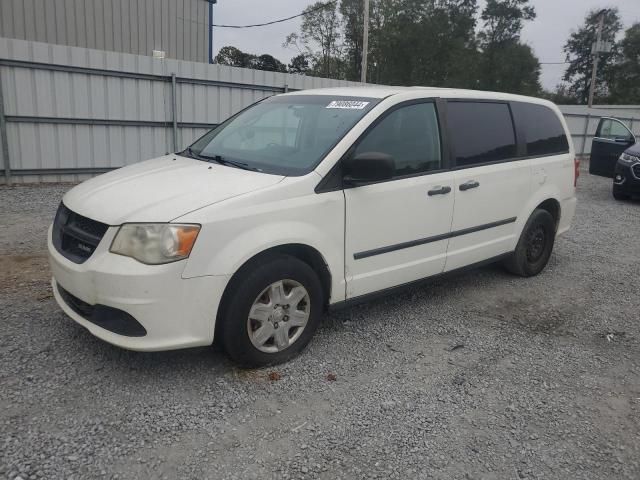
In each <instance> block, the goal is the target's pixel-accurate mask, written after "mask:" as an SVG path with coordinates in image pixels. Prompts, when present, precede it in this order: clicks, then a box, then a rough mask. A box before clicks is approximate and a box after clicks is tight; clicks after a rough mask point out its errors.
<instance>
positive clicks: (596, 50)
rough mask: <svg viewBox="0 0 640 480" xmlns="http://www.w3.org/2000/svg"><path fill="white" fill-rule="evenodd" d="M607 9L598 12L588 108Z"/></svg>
mask: <svg viewBox="0 0 640 480" xmlns="http://www.w3.org/2000/svg"><path fill="white" fill-rule="evenodd" d="M605 13H607V10H601V11H600V13H599V14H598V15H599V17H600V19H599V20H598V31H597V35H596V44H595V45H594V47H593V52H592V55H593V69H592V70H591V84H590V85H589V108H591V107H592V106H593V95H594V94H595V91H596V75H597V74H598V60H599V59H600V48H601V45H602V27H603V26H604V14H605Z"/></svg>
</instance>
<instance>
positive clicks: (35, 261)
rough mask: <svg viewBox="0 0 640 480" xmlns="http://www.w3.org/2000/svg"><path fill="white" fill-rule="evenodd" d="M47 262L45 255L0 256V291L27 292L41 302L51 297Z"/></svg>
mask: <svg viewBox="0 0 640 480" xmlns="http://www.w3.org/2000/svg"><path fill="white" fill-rule="evenodd" d="M50 277H51V274H50V273H49V261H48V259H47V257H46V255H0V290H2V291H3V292H5V293H17V292H25V291H26V292H28V295H29V296H30V297H35V298H36V299H37V300H43V299H46V298H50V297H51V292H50V288H49V278H50Z"/></svg>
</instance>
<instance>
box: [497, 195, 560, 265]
mask: <svg viewBox="0 0 640 480" xmlns="http://www.w3.org/2000/svg"><path fill="white" fill-rule="evenodd" d="M555 236H556V222H555V221H554V219H553V216H551V214H550V213H549V212H547V211H546V210H542V209H539V208H538V209H536V210H534V211H533V213H532V214H531V216H530V217H529V220H527V223H526V225H525V226H524V229H523V230H522V234H521V235H520V240H518V245H517V246H516V250H515V252H514V253H513V255H512V256H511V257H509V259H507V260H506V261H505V263H504V265H505V267H506V268H507V270H508V271H509V272H511V273H513V274H514V275H520V276H521V277H532V276H534V275H537V274H539V273H540V272H541V271H542V270H543V269H544V267H545V266H546V265H547V262H548V261H549V257H551V251H552V250H553V243H554V241H555Z"/></svg>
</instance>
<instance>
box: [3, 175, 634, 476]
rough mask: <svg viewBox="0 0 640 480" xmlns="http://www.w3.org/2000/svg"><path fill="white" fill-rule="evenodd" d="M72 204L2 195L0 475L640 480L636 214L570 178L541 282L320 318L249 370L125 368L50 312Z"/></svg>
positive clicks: (501, 282) (189, 363)
mask: <svg viewBox="0 0 640 480" xmlns="http://www.w3.org/2000/svg"><path fill="white" fill-rule="evenodd" d="M67 188H68V186H64V185H62V186H40V187H36V186H20V187H15V188H6V187H5V188H0V205H2V209H1V210H0V224H1V225H2V226H3V228H2V230H1V231H0V292H1V295H0V317H1V318H2V327H3V328H2V331H1V332H0V382H1V385H2V387H1V390H0V477H8V478H22V479H25V480H26V479H28V478H66V479H72V478H73V479H89V478H121V479H124V478H126V479H130V478H194V479H203V478H211V479H213V478H216V479H217V478H230V479H234V478H236V479H251V478H261V479H264V478H323V479H333V478H363V479H371V478H398V479H406V478H433V479H467V480H468V479H522V478H530V479H534V478H538V479H542V478H545V479H552V478H555V479H581V478H585V479H599V478H603V479H611V478H626V479H638V478H640V416H639V413H640V348H639V346H640V342H639V340H640V327H639V322H638V319H639V308H638V307H639V306H640V300H639V297H638V292H639V291H640V276H639V273H640V260H639V257H638V253H639V251H640V247H639V245H638V244H639V242H640V202H630V203H619V202H615V201H614V200H613V199H612V198H611V196H610V181H609V180H606V179H602V178H595V177H590V176H589V175H587V174H586V173H583V176H582V177H581V179H580V186H579V200H580V201H579V206H578V212H577V215H576V218H575V224H574V225H575V226H574V228H573V229H572V230H571V231H570V232H569V233H568V234H567V235H565V236H563V237H561V238H560V239H559V240H558V242H557V243H556V248H555V253H554V255H553V256H552V258H551V261H550V264H549V266H548V267H547V269H546V270H545V272H543V274H541V275H539V276H538V277H536V278H532V279H521V278H515V277H512V276H509V275H508V274H506V273H504V272H503V271H502V270H501V269H500V268H497V267H488V268H484V269H480V270H476V271H473V272H469V273H466V274H463V275H462V274H461V275H458V276H456V277H452V278H449V279H445V280H438V281H437V282H434V283H432V284H430V285H428V286H426V287H423V288H420V289H413V290H409V291H407V292H406V293H403V294H401V295H397V296H395V297H390V298H387V299H384V300H380V301H376V302H373V303H369V304H366V305H363V306H360V307H356V308H354V309H351V310H348V311H344V312H341V313H338V314H332V315H330V316H327V317H326V318H325V321H324V322H323V325H322V327H321V329H320V330H319V331H318V333H317V335H316V337H315V338H314V340H313V341H312V342H311V344H310V346H309V348H308V349H307V351H306V352H305V353H304V354H303V355H301V356H300V357H298V358H297V359H295V360H294V361H292V362H290V363H288V364H286V365H283V366H279V367H277V368H272V369H264V370H254V371H242V370H239V369H237V368H235V367H234V366H233V365H232V364H230V363H229V362H228V361H227V360H226V359H225V358H224V356H223V355H222V354H221V353H219V352H217V351H214V350H212V349H211V348H202V349H193V350H186V351H178V352H164V353H146V354H143V353H134V352H127V351H124V350H120V349H118V348H115V347H112V346H110V345H107V344H105V343H103V342H101V341H99V340H97V339H95V338H94V337H92V336H91V335H90V334H89V333H88V332H86V331H85V330H84V329H83V328H81V327H80V326H78V325H76V324H75V323H74V322H72V321H71V320H69V319H67V318H66V317H65V316H64V315H63V314H62V313H61V312H60V310H59V309H58V308H57V307H56V305H55V302H54V301H53V299H52V298H51V294H50V289H49V285H48V278H49V272H48V267H47V263H46V257H45V253H44V251H45V240H44V237H45V231H46V228H47V226H48V223H49V221H50V220H51V219H52V217H53V213H54V211H55V208H56V206H57V204H58V201H59V199H60V197H61V195H62V193H63V192H64V191H65V190H66V189H67Z"/></svg>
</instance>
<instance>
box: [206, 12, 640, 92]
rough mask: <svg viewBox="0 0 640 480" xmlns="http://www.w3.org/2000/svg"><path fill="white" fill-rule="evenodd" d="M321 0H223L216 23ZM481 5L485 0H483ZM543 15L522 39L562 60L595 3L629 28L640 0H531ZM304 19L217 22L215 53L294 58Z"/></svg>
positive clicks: (555, 78)
mask: <svg viewBox="0 0 640 480" xmlns="http://www.w3.org/2000/svg"><path fill="white" fill-rule="evenodd" d="M312 3H315V0H218V4H217V5H215V6H214V7H213V8H214V11H213V23H214V24H231V25H245V24H251V23H263V22H265V21H270V20H276V19H279V18H284V17H289V16H291V15H295V14H297V13H300V12H301V11H302V10H304V8H305V7H306V6H307V5H310V4H312ZM478 3H479V4H480V9H479V10H481V9H482V7H483V5H484V1H483V0H480V1H479V2H478ZM530 4H531V5H533V6H534V7H535V9H536V13H537V17H536V19H535V20H534V21H532V22H527V24H526V25H525V28H524V30H523V32H522V40H523V41H524V42H525V43H527V44H529V45H530V46H531V47H532V48H533V50H534V51H535V53H536V55H537V56H538V58H539V60H540V62H543V63H544V62H562V61H564V54H563V52H562V46H563V45H564V43H565V42H566V40H567V38H568V36H569V34H570V33H571V31H573V30H576V29H578V28H579V26H580V25H581V24H582V23H583V21H584V17H585V15H586V13H587V12H588V11H589V10H591V9H596V8H597V9H601V8H607V7H618V9H619V10H620V16H621V18H622V21H623V24H624V27H625V28H628V27H630V26H631V25H632V24H633V23H635V22H639V21H640V0H530ZM299 28H300V19H299V18H298V19H295V20H291V21H288V22H284V23H280V24H276V25H270V26H267V27H259V28H251V29H226V28H215V29H214V33H213V50H214V54H215V53H217V51H218V50H219V49H220V48H221V47H223V46H225V45H233V46H234V47H237V48H239V49H240V50H243V51H245V52H250V53H255V54H263V53H268V54H271V55H273V56H274V57H276V58H278V59H279V60H281V61H283V62H285V63H288V61H289V60H290V59H291V57H293V56H295V55H297V53H298V52H297V51H295V50H292V49H291V48H284V47H283V46H282V43H283V42H284V40H285V37H286V36H287V35H288V34H289V33H292V32H297V31H299ZM564 69H565V65H542V75H541V81H542V86H543V87H544V88H547V89H553V88H555V86H556V85H557V84H558V83H559V82H560V80H561V77H562V74H563V72H564Z"/></svg>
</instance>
